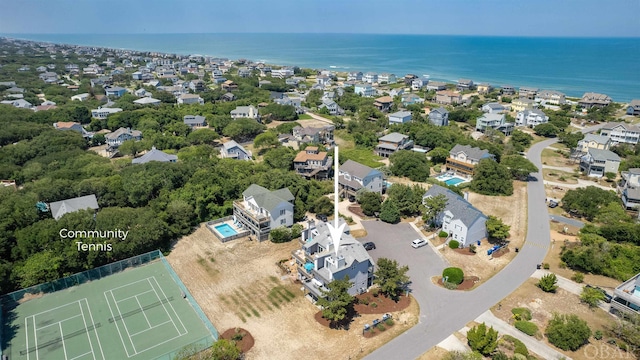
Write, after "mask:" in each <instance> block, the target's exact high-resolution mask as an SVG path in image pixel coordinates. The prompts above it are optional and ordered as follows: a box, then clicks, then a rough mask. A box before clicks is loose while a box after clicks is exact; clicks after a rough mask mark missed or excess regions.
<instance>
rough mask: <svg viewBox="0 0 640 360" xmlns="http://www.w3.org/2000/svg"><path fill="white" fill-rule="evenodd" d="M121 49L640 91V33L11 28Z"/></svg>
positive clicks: (578, 91) (579, 89) (570, 89)
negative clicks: (64, 31)
mask: <svg viewBox="0 0 640 360" xmlns="http://www.w3.org/2000/svg"><path fill="white" fill-rule="evenodd" d="M5 36H9V37H15V38H21V39H28V40H37V41H48V42H53V43H65V44H79V45H93V46H102V47H111V48H119V49H134V50H142V51H159V52H167V53H177V54H201V55H210V56H216V57H224V58H230V59H237V58H247V59H251V60H256V61H257V60H262V61H265V62H267V63H270V64H279V65H297V66H301V67H310V68H316V69H334V70H336V71H363V72H366V71H374V72H378V73H380V72H389V73H394V74H396V76H404V75H405V74H407V73H413V74H416V75H419V76H421V75H429V76H430V78H431V79H435V80H445V81H456V80H457V79H459V78H468V79H472V80H473V81H474V82H476V83H478V82H488V83H491V84H493V85H498V86H500V85H507V84H508V85H513V86H516V87H520V86H531V87H537V88H540V89H553V90H558V91H562V92H564V93H565V94H567V96H572V97H580V96H582V94H583V93H584V92H600V93H605V94H608V95H609V96H611V97H612V98H613V99H614V101H620V102H626V101H629V100H631V99H638V98H640V38H526V37H475V36H432V35H374V34H131V35H124V34H114V35H91V34H72V35H71V34H69V35H67V34H10V35H5Z"/></svg>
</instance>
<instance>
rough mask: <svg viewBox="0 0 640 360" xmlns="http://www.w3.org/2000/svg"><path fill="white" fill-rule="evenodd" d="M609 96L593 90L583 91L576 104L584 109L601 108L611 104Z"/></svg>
mask: <svg viewBox="0 0 640 360" xmlns="http://www.w3.org/2000/svg"><path fill="white" fill-rule="evenodd" d="M611 101H613V100H611V98H610V97H609V96H608V95H605V94H598V93H593V92H588V93H584V95H582V98H581V99H580V101H578V104H579V105H580V106H582V107H583V108H585V109H591V108H592V107H597V108H603V107H605V106H607V105H609V104H611Z"/></svg>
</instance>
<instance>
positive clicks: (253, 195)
mask: <svg viewBox="0 0 640 360" xmlns="http://www.w3.org/2000/svg"><path fill="white" fill-rule="evenodd" d="M294 200H295V198H294V196H293V194H291V191H289V189H288V188H282V189H279V190H275V191H270V190H268V189H265V188H263V187H262V186H260V185H256V184H251V186H249V187H248V188H247V190H245V191H244V192H243V193H242V200H238V201H234V202H233V219H234V221H235V222H236V223H237V224H239V225H240V227H241V228H242V229H244V230H249V231H250V232H251V234H252V235H253V236H255V237H256V239H257V240H258V241H264V240H268V239H269V233H270V232H271V229H275V228H278V227H281V226H285V227H289V226H291V225H293V202H294Z"/></svg>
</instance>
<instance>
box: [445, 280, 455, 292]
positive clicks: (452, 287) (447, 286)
mask: <svg viewBox="0 0 640 360" xmlns="http://www.w3.org/2000/svg"><path fill="white" fill-rule="evenodd" d="M442 285H443V286H444V288H445V289H448V290H455V289H457V288H458V284H454V283H452V282H448V281H445V282H443V283H442Z"/></svg>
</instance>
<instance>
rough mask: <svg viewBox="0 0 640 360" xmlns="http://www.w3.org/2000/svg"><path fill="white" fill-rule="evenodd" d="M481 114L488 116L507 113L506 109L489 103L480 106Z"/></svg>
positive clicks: (494, 103) (495, 103)
mask: <svg viewBox="0 0 640 360" xmlns="http://www.w3.org/2000/svg"><path fill="white" fill-rule="evenodd" d="M482 112H485V113H488V114H504V113H506V112H507V108H506V107H505V106H504V105H502V104H500V103H497V102H490V103H486V104H484V105H482Z"/></svg>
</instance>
